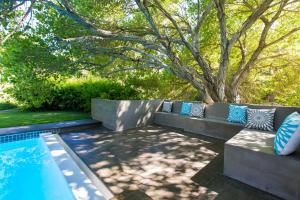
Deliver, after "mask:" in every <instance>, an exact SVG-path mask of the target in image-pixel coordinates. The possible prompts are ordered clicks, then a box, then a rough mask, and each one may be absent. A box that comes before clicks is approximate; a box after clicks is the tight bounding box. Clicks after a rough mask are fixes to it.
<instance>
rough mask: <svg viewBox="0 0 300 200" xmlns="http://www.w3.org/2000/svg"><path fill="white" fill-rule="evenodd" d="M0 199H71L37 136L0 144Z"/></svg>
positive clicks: (62, 179)
mask: <svg viewBox="0 0 300 200" xmlns="http://www.w3.org/2000/svg"><path fill="white" fill-rule="evenodd" d="M0 191H1V192H0V200H16V199H20V200H55V199H59V200H75V198H74V196H73V194H72V192H71V190H70V188H69V186H68V184H67V182H66V180H65V178H64V175H63V174H62V172H61V171H60V169H59V168H58V166H57V164H56V163H55V161H54V159H53V157H52V156H51V154H50V151H49V149H48V148H47V146H46V144H45V142H44V140H43V139H42V138H40V137H36V138H31V139H26V140H19V141H13V142H6V143H1V144H0Z"/></svg>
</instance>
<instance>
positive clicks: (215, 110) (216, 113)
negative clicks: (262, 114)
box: [172, 101, 300, 130]
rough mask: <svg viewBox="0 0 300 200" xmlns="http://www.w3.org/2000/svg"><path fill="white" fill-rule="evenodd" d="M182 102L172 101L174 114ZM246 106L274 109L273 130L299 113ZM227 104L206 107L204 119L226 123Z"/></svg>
mask: <svg viewBox="0 0 300 200" xmlns="http://www.w3.org/2000/svg"><path fill="white" fill-rule="evenodd" d="M182 102H183V101H173V110H172V112H174V113H180V111H181V104H182ZM242 105H247V106H248V107H249V108H253V109H271V108H276V112H275V119H274V128H275V130H278V128H279V127H280V125H281V124H282V122H283V120H284V119H285V118H286V117H287V116H288V115H289V114H291V113H293V112H295V111H296V112H298V113H300V107H285V106H265V105H254V104H242ZM228 110H229V104H228V103H214V104H211V105H206V109H205V118H208V119H215V120H223V121H226V120H227V117H228Z"/></svg>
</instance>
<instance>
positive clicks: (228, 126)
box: [184, 117, 243, 140]
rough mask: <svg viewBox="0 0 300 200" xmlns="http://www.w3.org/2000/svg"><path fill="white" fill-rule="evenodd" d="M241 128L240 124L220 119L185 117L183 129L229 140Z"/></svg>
mask: <svg viewBox="0 0 300 200" xmlns="http://www.w3.org/2000/svg"><path fill="white" fill-rule="evenodd" d="M242 129H243V125H242V124H237V123H230V122H227V121H223V120H222V121H221V120H212V119H205V118H204V119H199V118H195V117H190V118H187V119H186V122H185V127H184V130H185V131H188V132H191V133H197V134H202V135H206V136H209V137H214V138H218V139H222V140H229V139H230V138H232V137H233V136H235V135H236V134H237V133H238V132H240V131H241V130H242Z"/></svg>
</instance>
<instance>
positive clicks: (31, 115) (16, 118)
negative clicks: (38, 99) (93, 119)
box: [0, 109, 90, 128]
mask: <svg viewBox="0 0 300 200" xmlns="http://www.w3.org/2000/svg"><path fill="white" fill-rule="evenodd" d="M88 118H90V115H89V114H87V113H82V112H62V111H51V112H24V111H20V110H18V109H14V110H11V111H9V112H0V128H5V127H11V126H24V125H31V124H43V123H51V122H60V121H68V120H78V119H88Z"/></svg>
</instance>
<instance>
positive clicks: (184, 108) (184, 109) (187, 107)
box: [180, 102, 192, 115]
mask: <svg viewBox="0 0 300 200" xmlns="http://www.w3.org/2000/svg"><path fill="white" fill-rule="evenodd" d="M191 109H192V103H186V102H183V103H182V105H181V112H180V114H182V115H190V113H191Z"/></svg>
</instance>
